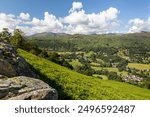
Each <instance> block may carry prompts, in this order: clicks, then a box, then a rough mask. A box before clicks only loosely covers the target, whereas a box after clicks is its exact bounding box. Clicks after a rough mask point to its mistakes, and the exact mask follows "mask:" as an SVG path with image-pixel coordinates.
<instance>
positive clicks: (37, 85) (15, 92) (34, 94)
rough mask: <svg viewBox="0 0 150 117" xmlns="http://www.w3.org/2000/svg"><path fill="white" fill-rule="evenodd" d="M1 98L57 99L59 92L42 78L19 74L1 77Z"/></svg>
mask: <svg viewBox="0 0 150 117" xmlns="http://www.w3.org/2000/svg"><path fill="white" fill-rule="evenodd" d="M0 99H9V100H50V99H51V100H56V99H58V94H57V91H56V90H55V89H53V88H52V87H50V86H49V85H48V84H46V83H44V82H43V81H41V80H38V79H35V78H29V77H24V76H18V77H13V78H2V79H0Z"/></svg>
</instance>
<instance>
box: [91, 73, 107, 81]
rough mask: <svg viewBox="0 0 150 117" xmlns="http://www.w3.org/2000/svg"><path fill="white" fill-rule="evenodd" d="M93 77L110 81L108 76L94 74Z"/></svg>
mask: <svg viewBox="0 0 150 117" xmlns="http://www.w3.org/2000/svg"><path fill="white" fill-rule="evenodd" d="M93 77H96V78H102V79H103V80H108V77H107V76H106V75H99V74H93Z"/></svg>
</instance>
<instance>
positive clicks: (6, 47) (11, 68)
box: [0, 40, 35, 77]
mask: <svg viewBox="0 0 150 117" xmlns="http://www.w3.org/2000/svg"><path fill="white" fill-rule="evenodd" d="M0 74H2V75H5V76H8V77H13V76H29V77H35V74H34V73H33V72H32V70H31V69H30V67H29V65H28V63H27V62H26V61H25V60H24V59H23V58H22V57H20V56H19V55H18V54H17V52H16V50H15V49H14V48H13V47H12V46H11V45H10V44H9V43H5V42H3V41H1V40H0Z"/></svg>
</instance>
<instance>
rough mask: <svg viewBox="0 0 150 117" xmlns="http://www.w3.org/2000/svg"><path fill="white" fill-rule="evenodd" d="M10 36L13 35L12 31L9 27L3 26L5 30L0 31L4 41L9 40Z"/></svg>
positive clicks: (0, 36)
mask: <svg viewBox="0 0 150 117" xmlns="http://www.w3.org/2000/svg"><path fill="white" fill-rule="evenodd" d="M10 37H11V33H10V32H9V29H8V28H3V31H2V32H1V33H0V38H1V39H2V40H3V41H4V42H9V39H10Z"/></svg>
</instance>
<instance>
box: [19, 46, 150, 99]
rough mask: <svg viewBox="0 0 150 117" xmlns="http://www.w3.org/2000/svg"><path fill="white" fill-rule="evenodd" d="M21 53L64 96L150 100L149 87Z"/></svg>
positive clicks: (62, 97) (61, 97)
mask: <svg viewBox="0 0 150 117" xmlns="http://www.w3.org/2000/svg"><path fill="white" fill-rule="evenodd" d="M18 52H19V54H20V55H21V56H22V57H24V58H25V59H26V61H28V63H29V64H30V65H31V66H32V67H33V69H34V70H35V71H37V72H38V73H39V74H40V75H41V79H43V80H44V81H46V82H48V83H50V85H51V86H53V87H54V88H56V89H57V90H58V93H59V98H60V99H88V100H89V99H99V100H118V99H119V100H126V99H129V100H134V99H136V100H141V99H150V90H148V89H143V88H139V87H136V86H133V85H130V84H126V83H121V82H116V81H109V80H107V81H105V80H100V79H98V78H94V77H88V76H85V75H82V74H79V73H76V72H74V71H71V70H69V69H67V68H65V67H62V66H60V65H57V64H55V63H53V62H50V61H48V60H45V59H43V58H40V57H37V56H35V55H33V54H30V53H28V52H25V51H23V50H20V49H19V50H18Z"/></svg>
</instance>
